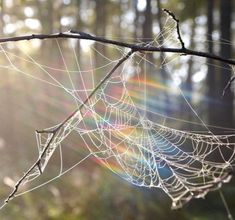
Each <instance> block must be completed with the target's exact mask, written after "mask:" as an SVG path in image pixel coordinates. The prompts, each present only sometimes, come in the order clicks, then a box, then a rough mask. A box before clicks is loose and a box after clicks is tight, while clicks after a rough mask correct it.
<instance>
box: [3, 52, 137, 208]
mask: <svg viewBox="0 0 235 220" xmlns="http://www.w3.org/2000/svg"><path fill="white" fill-rule="evenodd" d="M134 52H135V50H131V51H130V52H128V53H127V54H126V55H125V56H124V57H122V58H121V59H120V60H119V61H118V63H117V64H116V65H115V66H114V67H113V68H112V69H111V70H110V71H109V72H108V74H107V75H106V76H105V77H104V78H103V79H102V80H101V81H100V83H99V84H98V85H97V86H96V87H95V89H94V90H93V91H92V92H91V93H90V95H89V96H88V97H87V98H86V100H85V101H84V102H83V103H82V104H81V105H80V106H79V107H78V109H76V110H75V111H74V112H73V113H72V114H71V115H69V116H68V117H67V118H66V119H65V120H64V121H63V122H62V123H61V124H59V126H57V127H56V128H54V129H52V130H42V131H36V132H37V133H41V134H43V133H49V134H52V136H51V138H50V140H49V142H48V144H47V145H46V146H45V147H44V149H43V151H42V152H41V154H40V155H39V157H38V159H37V160H36V161H35V162H34V164H33V165H32V166H31V167H30V168H29V169H28V171H27V172H26V173H25V174H24V175H23V176H22V177H21V178H20V179H19V180H18V182H17V183H16V184H15V186H14V189H13V191H12V192H11V193H10V194H9V196H8V197H7V198H6V199H5V201H4V203H3V205H2V206H1V207H0V209H1V208H2V207H4V206H5V205H6V204H7V203H8V202H9V201H10V200H12V199H13V198H14V197H15V195H16V193H17V192H18V190H19V187H20V186H21V185H22V183H23V182H24V180H25V179H27V177H28V176H29V175H30V173H31V172H32V171H33V170H34V169H35V168H38V170H39V173H40V175H41V174H42V173H43V171H42V169H41V161H42V159H43V157H44V156H45V154H46V153H47V150H48V149H49V148H50V146H51V144H52V143H53V141H54V139H55V137H56V135H57V134H58V132H59V131H60V130H61V129H62V127H63V126H64V125H65V124H66V122H68V121H69V120H70V119H71V118H72V117H73V116H75V115H76V114H77V113H78V112H81V111H82V109H83V108H84V106H85V105H86V104H87V103H88V102H89V100H90V99H91V98H92V97H93V95H94V94H95V93H96V92H97V90H98V89H100V88H101V86H102V85H103V84H104V83H105V82H106V81H107V80H108V79H109V78H110V77H111V76H112V74H113V73H114V72H115V70H116V69H117V68H118V67H119V66H121V65H122V63H124V62H125V61H126V60H127V59H128V58H129V57H130V56H131V55H132V54H133V53H134Z"/></svg>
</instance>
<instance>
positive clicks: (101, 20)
mask: <svg viewBox="0 0 235 220" xmlns="http://www.w3.org/2000/svg"><path fill="white" fill-rule="evenodd" d="M106 9H107V4H104V2H103V0H96V1H95V12H96V19H95V35H96V36H100V37H105V35H106V26H107V13H108V12H107V10H106ZM95 49H96V50H97V51H98V52H100V53H101V54H102V55H104V56H106V53H107V51H106V46H105V45H104V44H100V43H97V42H96V43H95ZM94 57H95V67H96V68H97V67H99V66H102V65H104V64H105V61H106V60H105V59H104V57H102V56H101V55H100V54H98V53H97V52H95V56H94ZM97 73H99V71H98V72H97ZM96 75H98V77H97V79H95V81H97V80H99V79H100V77H102V76H100V74H96Z"/></svg>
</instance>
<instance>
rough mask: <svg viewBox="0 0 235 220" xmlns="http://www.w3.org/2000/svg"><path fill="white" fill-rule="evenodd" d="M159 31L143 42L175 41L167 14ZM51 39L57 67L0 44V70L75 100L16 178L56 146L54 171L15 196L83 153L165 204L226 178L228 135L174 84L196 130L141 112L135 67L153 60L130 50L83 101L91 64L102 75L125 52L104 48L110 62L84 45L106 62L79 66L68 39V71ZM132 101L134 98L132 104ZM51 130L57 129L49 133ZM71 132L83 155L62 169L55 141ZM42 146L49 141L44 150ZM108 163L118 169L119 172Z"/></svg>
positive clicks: (142, 83)
mask: <svg viewBox="0 0 235 220" xmlns="http://www.w3.org/2000/svg"><path fill="white" fill-rule="evenodd" d="M160 35H162V36H163V38H164V42H163V45H159V42H158V39H159V37H160ZM160 35H158V36H156V38H155V39H154V40H153V41H150V42H149V45H155V46H166V47H167V46H168V47H169V46H171V47H172V45H173V46H176V47H177V46H178V45H179V42H178V41H177V37H176V36H175V22H174V21H172V20H171V19H167V20H166V23H165V25H164V30H163V32H162V33H160ZM54 41H55V42H56V45H57V47H58V51H59V53H60V56H61V60H62V63H63V66H64V68H58V69H56V68H54V67H51V66H46V65H42V64H40V63H38V62H36V60H35V59H34V58H33V57H32V56H30V55H29V54H27V53H26V52H24V51H23V50H21V49H20V48H18V49H19V50H20V53H21V54H22V56H18V55H17V54H15V53H12V52H11V51H10V49H9V47H7V46H5V45H3V44H2V45H1V48H0V49H1V55H3V56H4V57H5V61H6V62H7V65H1V68H2V69H8V70H13V71H14V72H16V73H19V74H24V75H26V76H28V77H31V78H33V79H36V80H39V81H41V82H43V83H46V84H49V85H51V86H55V87H58V88H61V89H62V90H63V91H65V92H66V93H67V94H69V95H70V96H71V97H72V98H73V100H74V102H75V103H76V106H77V110H76V111H75V112H74V114H72V115H71V117H70V118H69V119H68V120H66V121H65V123H59V124H57V125H56V126H53V127H50V128H47V129H44V130H43V131H41V132H40V131H39V132H38V131H37V132H36V140H37V146H38V155H39V158H40V160H39V164H38V166H35V167H34V168H33V169H32V170H31V171H30V172H29V173H27V175H26V177H25V179H24V183H27V182H30V181H32V180H34V179H36V178H37V177H38V176H40V175H41V174H42V173H43V172H44V171H45V169H46V167H47V165H48V162H49V161H50V159H51V157H52V155H53V154H54V152H55V151H56V150H57V149H59V151H60V155H61V169H60V172H59V174H58V176H56V177H54V178H53V179H50V180H49V181H47V182H45V183H43V184H41V185H39V186H36V187H34V188H32V189H29V190H27V191H25V192H19V193H18V194H16V196H19V195H22V194H24V193H26V192H29V191H32V190H34V189H36V188H38V187H41V186H43V185H45V184H47V183H48V182H51V181H52V180H54V179H56V178H59V177H60V176H62V175H63V174H65V173H67V172H68V171H70V170H71V169H72V168H74V167H75V166H77V165H78V164H80V163H81V162H83V161H84V160H85V159H87V158H89V157H91V156H94V157H96V158H98V159H99V160H100V161H101V162H102V163H103V164H104V165H105V166H106V167H107V168H109V169H110V170H111V171H113V172H115V173H117V174H118V175H119V176H121V177H122V178H123V179H125V180H126V181H128V182H130V183H132V184H134V185H137V186H143V187H156V188H160V189H162V190H164V191H165V193H166V194H167V195H168V196H169V197H170V198H171V199H172V208H180V207H182V205H183V204H185V203H187V202H188V201H189V200H190V199H192V198H200V197H204V196H205V195H206V194H207V192H208V191H210V190H214V189H218V188H219V187H221V184H222V183H224V182H228V181H229V180H230V178H231V171H232V168H233V165H232V163H233V161H234V154H235V149H234V147H235V143H234V141H233V140H234V137H235V135H234V134H227V135H225V134H222V135H214V134H212V133H211V132H210V130H209V128H208V126H207V125H206V124H205V123H204V122H203V121H202V119H201V118H200V117H199V116H198V114H197V112H196V111H195V110H194V109H193V107H192V106H191V105H190V104H189V103H188V102H187V99H186V98H185V96H184V93H183V92H182V91H181V90H179V88H177V89H178V90H179V91H180V93H181V95H182V96H183V99H184V100H185V101H186V102H187V104H188V105H189V108H190V109H191V110H192V112H193V114H195V117H196V118H197V119H198V120H199V123H201V126H202V127H204V130H203V131H202V132H198V133H195V132H192V131H191V132H190V131H183V130H179V129H174V128H171V127H169V126H167V125H165V124H164V122H162V120H161V119H162V118H163V119H166V118H167V116H162V115H161V114H159V113H158V112H157V111H156V112H154V114H155V118H154V120H151V118H150V117H148V112H150V110H149V109H148V104H147V102H148V100H147V99H148V88H147V87H148V83H147V77H148V74H147V73H144V76H142V75H141V74H140V73H139V69H141V68H143V67H141V65H142V63H143V62H145V63H146V62H147V63H148V64H151V65H152V67H154V68H155V69H159V68H160V67H159V66H158V65H156V64H153V63H151V62H150V61H149V60H148V59H147V58H146V56H145V55H143V54H141V53H135V54H134V55H132V56H131V58H130V59H128V60H127V61H125V62H124V64H122V66H120V67H119V68H118V69H117V70H116V71H115V72H114V73H113V74H112V75H111V76H110V77H109V78H108V79H107V80H106V81H105V82H104V83H103V84H102V85H101V86H100V87H99V88H98V89H97V91H96V92H95V93H94V95H93V96H92V97H91V98H90V99H89V100H88V101H87V102H86V103H85V104H84V100H86V98H87V97H89V94H90V93H91V92H92V91H94V89H95V88H96V86H97V83H96V82H95V81H96V79H95V78H96V77H95V75H96V74H97V70H101V71H102V72H106V73H109V71H110V69H111V68H112V67H113V66H114V65H115V64H116V63H117V62H118V60H119V59H120V57H123V56H125V55H126V53H127V51H125V50H124V49H123V48H119V47H114V46H110V48H112V49H113V50H115V51H116V53H117V54H118V56H117V57H118V58H117V59H114V60H111V59H110V58H108V57H106V56H105V55H103V54H101V53H100V52H99V51H97V50H96V49H95V47H94V45H91V46H90V48H91V50H92V52H93V53H96V54H99V56H102V57H103V58H104V59H105V60H106V64H104V65H103V66H101V67H97V68H91V69H88V70H81V66H80V64H79V62H78V58H77V56H76V52H75V49H74V41H71V42H70V43H71V44H72V46H71V51H72V54H73V55H74V59H75V61H76V65H77V69H76V70H75V71H72V70H70V69H69V67H68V66H67V63H66V58H65V56H64V54H63V49H62V43H60V42H59V41H58V40H54ZM15 46H16V45H15ZM179 46H180V45H179ZM16 47H17V46H16ZM178 57H179V55H170V56H166V58H165V60H164V63H162V64H161V65H164V66H166V67H168V66H170V64H171V63H172V62H174V60H175V59H177V58H178ZM17 60H21V61H23V62H25V63H30V64H31V65H33V66H35V68H36V69H37V71H40V74H44V75H46V76H47V77H48V79H45V77H44V78H43V77H41V75H40V74H39V76H37V75H36V74H32V73H28V72H27V71H26V70H25V69H24V68H23V67H22V66H18V65H17ZM91 62H92V57H91ZM53 71H54V72H61V73H63V74H65V75H67V77H68V79H69V80H68V81H69V86H66V85H65V84H63V83H62V82H60V81H59V80H58V79H57V78H56V77H54V75H53V74H52V73H51V72H53ZM73 73H76V74H78V75H79V79H80V81H79V88H76V84H75V82H74V80H73V78H72V74H73ZM87 74H89V76H91V77H92V80H90V78H89V77H88V78H87ZM102 74H103V73H102ZM103 75H105V74H103ZM133 79H135V80H137V82H138V86H137V89H135V88H134V87H133V86H131V85H132V84H131V82H132V81H133ZM90 81H91V82H90ZM138 100H142V101H140V102H139V103H138V102H137V101H138ZM152 113H153V112H152ZM159 118H160V120H159ZM159 121H161V122H159ZM163 121H164V120H163ZM55 130H58V132H56V133H55V132H54V131H55ZM205 131H206V133H205ZM72 132H75V133H77V135H79V137H80V138H81V139H82V141H83V143H80V145H85V146H86V148H87V149H88V151H89V153H88V155H87V156H86V157H84V158H83V159H82V160H80V161H78V162H77V163H76V164H75V165H74V166H72V167H71V168H69V169H67V170H63V155H62V150H61V144H62V142H63V141H64V140H65V139H66V138H67V137H68V136H69V135H70V134H71V133H72ZM47 146H49V147H48V148H46V147H47ZM45 149H46V150H45ZM113 167H118V168H119V172H117V171H116V170H115V169H114V168H113Z"/></svg>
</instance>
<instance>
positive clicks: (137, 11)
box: [132, 0, 140, 41]
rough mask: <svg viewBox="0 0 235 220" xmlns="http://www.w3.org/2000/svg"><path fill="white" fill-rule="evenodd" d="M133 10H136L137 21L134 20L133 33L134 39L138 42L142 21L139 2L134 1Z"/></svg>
mask: <svg viewBox="0 0 235 220" xmlns="http://www.w3.org/2000/svg"><path fill="white" fill-rule="evenodd" d="M132 3H133V8H134V12H135V20H134V33H133V37H134V41H136V40H137V39H138V38H139V19H140V13H139V10H138V7H137V4H138V1H137V0H133V1H132Z"/></svg>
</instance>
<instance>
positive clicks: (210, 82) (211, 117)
mask: <svg viewBox="0 0 235 220" xmlns="http://www.w3.org/2000/svg"><path fill="white" fill-rule="evenodd" d="M213 20H214V0H208V2H207V40H208V53H213V52H214V50H213V39H212V33H213V29H214V23H213ZM207 63H208V70H207V88H208V89H207V97H208V100H209V103H208V123H209V124H214V123H215V121H216V114H215V109H216V108H217V106H216V102H215V100H216V97H217V94H218V92H217V94H216V91H217V89H218V88H216V78H217V77H216V76H217V74H216V71H215V67H214V60H212V59H208V60H207Z"/></svg>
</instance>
